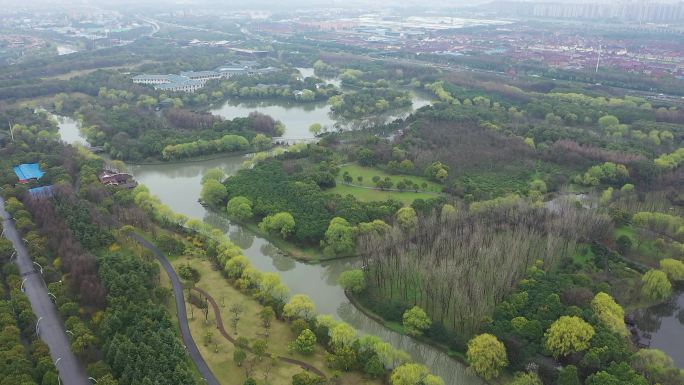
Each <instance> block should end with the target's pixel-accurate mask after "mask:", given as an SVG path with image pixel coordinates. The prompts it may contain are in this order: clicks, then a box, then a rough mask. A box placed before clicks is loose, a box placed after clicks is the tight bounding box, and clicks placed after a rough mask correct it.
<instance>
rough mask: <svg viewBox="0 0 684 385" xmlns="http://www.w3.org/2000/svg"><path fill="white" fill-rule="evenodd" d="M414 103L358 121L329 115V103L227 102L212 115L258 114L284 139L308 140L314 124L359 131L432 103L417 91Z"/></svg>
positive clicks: (231, 117)
mask: <svg viewBox="0 0 684 385" xmlns="http://www.w3.org/2000/svg"><path fill="white" fill-rule="evenodd" d="M300 71H301V69H300ZM311 72H313V69H311ZM307 74H308V72H307ZM411 101H412V105H411V107H408V108H402V109H397V110H392V111H388V112H386V113H384V114H380V115H376V116H370V117H367V118H364V119H358V120H342V119H336V118H334V117H333V116H332V115H331V113H330V105H329V104H327V102H314V103H297V102H287V101H277V100H265V101H239V100H238V101H236V100H228V101H226V102H225V103H224V104H222V105H221V106H220V107H216V108H212V109H210V110H209V112H211V113H212V114H214V115H218V116H221V117H223V118H225V119H234V118H238V117H246V116H247V115H249V113H250V112H253V111H259V112H261V113H263V114H266V115H270V116H271V117H272V118H273V119H275V120H280V121H281V122H282V123H283V124H285V133H284V134H283V137H284V138H289V139H308V138H312V137H313V134H311V133H310V132H309V126H311V125H312V124H313V123H320V124H321V125H323V126H324V127H327V128H328V129H329V130H352V129H360V128H365V127H371V126H374V125H379V124H383V123H387V122H391V121H392V120H395V119H398V118H402V119H403V118H405V117H407V116H408V115H409V114H410V113H411V112H413V111H415V110H416V109H418V108H420V107H423V106H426V105H429V104H431V103H432V101H431V100H430V99H429V98H427V97H426V96H424V95H422V94H419V93H416V92H411Z"/></svg>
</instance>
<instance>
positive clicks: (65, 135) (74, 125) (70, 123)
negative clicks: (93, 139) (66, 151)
mask: <svg viewBox="0 0 684 385" xmlns="http://www.w3.org/2000/svg"><path fill="white" fill-rule="evenodd" d="M52 116H53V117H54V118H55V119H57V123H58V125H59V135H60V136H61V137H62V141H63V142H64V143H68V144H82V145H84V146H87V145H88V142H87V141H86V140H85V138H84V137H83V136H82V135H81V131H80V129H81V124H80V123H79V122H78V121H77V120H76V119H73V118H69V117H67V116H59V115H52Z"/></svg>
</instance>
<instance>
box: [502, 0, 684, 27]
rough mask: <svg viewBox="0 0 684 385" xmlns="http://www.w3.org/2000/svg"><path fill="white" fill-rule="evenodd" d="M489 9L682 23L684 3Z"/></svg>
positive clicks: (554, 3)
mask: <svg viewBox="0 0 684 385" xmlns="http://www.w3.org/2000/svg"><path fill="white" fill-rule="evenodd" d="M489 7H491V8H492V9H496V10H497V12H499V13H501V14H507V15H515V16H527V17H548V18H557V19H588V20H598V19H603V20H620V21H635V22H640V23H669V22H676V21H684V2H681V1H680V2H677V3H663V2H658V1H642V0H632V1H617V2H610V3H589V2H587V3H561V2H557V1H543V0H542V1H531V2H522V1H517V2H516V1H514V2H500V1H497V2H493V3H490V4H489Z"/></svg>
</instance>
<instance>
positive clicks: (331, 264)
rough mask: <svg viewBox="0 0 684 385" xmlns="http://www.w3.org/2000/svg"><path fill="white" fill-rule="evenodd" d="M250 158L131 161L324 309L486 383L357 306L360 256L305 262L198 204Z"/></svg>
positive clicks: (182, 209)
mask: <svg viewBox="0 0 684 385" xmlns="http://www.w3.org/2000/svg"><path fill="white" fill-rule="evenodd" d="M58 122H59V127H60V130H59V132H60V134H61V135H62V138H63V140H64V141H65V142H68V143H78V142H81V143H82V142H83V141H84V139H83V138H82V137H81V136H80V134H79V130H78V124H77V122H76V121H74V120H73V119H70V118H66V117H59V119H58ZM244 160H245V157H244V156H227V157H224V158H219V159H212V160H206V161H199V162H186V163H181V164H158V165H131V166H130V171H131V172H132V173H133V175H134V176H135V179H136V180H137V181H138V182H139V183H142V184H144V185H145V186H147V187H148V188H149V189H150V192H151V193H152V194H154V195H157V196H158V197H159V198H160V199H161V200H162V202H164V203H165V204H167V205H168V206H169V207H171V208H172V209H173V210H175V211H176V212H179V213H182V214H185V215H187V216H189V217H191V218H200V219H203V220H204V221H206V222H207V223H210V224H212V225H213V226H215V227H217V228H220V229H222V230H223V231H225V232H226V233H227V234H228V235H229V236H230V238H231V239H232V240H233V242H235V243H236V244H237V245H238V246H240V247H241V248H242V249H243V250H244V255H245V256H247V257H248V258H249V259H250V260H251V262H252V264H253V265H254V266H255V267H257V268H259V269H260V270H262V271H267V272H277V273H278V274H280V276H281V278H282V280H283V282H284V283H285V284H286V285H287V286H288V287H289V288H290V291H291V293H292V294H306V295H308V296H309V297H311V299H312V300H313V301H314V302H315V303H316V307H317V311H318V312H319V313H325V314H332V315H334V316H335V317H337V318H339V319H341V320H343V321H345V322H347V323H349V324H350V325H352V326H354V327H355V328H356V329H357V330H359V331H360V332H362V333H367V334H373V335H376V336H378V337H380V338H382V339H384V340H385V341H387V342H390V343H391V344H392V345H393V346H395V347H396V348H399V349H402V350H404V351H406V352H408V353H409V354H410V355H411V356H412V357H413V359H414V360H415V361H417V362H421V363H424V364H426V365H427V366H428V367H429V368H430V369H431V370H432V372H433V373H435V374H437V375H439V376H441V377H442V378H443V379H444V381H445V382H446V384H447V385H484V382H483V381H482V380H481V379H479V378H478V377H477V376H475V375H474V374H472V373H470V372H469V371H467V370H466V367H465V366H464V365H463V364H461V363H460V362H458V361H456V360H454V359H453V358H451V357H449V356H448V355H447V354H446V353H444V352H442V351H440V350H438V349H436V348H434V347H432V346H429V345H426V344H424V343H421V342H419V341H416V340H414V339H412V338H410V337H408V336H406V335H403V334H399V333H396V332H394V331H392V330H390V329H387V328H386V327H384V326H382V325H380V324H378V323H377V322H376V321H374V320H372V319H371V318H369V317H367V316H366V315H365V314H363V313H362V312H360V311H359V310H357V309H356V308H355V307H354V305H352V304H351V303H350V302H349V300H348V299H347V297H346V296H345V294H344V291H343V290H342V288H341V287H340V286H339V285H338V284H337V279H338V277H339V276H340V274H341V273H342V272H343V271H345V270H348V269H351V268H354V267H358V265H359V261H358V260H355V259H344V260H335V261H328V262H323V263H320V264H307V263H302V262H299V261H297V260H295V259H292V258H290V257H288V256H286V255H283V254H282V253H281V252H279V250H278V249H277V248H276V247H275V246H274V245H272V244H271V243H270V242H269V241H267V240H266V239H263V238H261V237H259V236H257V235H255V234H254V233H252V232H251V231H249V230H247V229H245V228H243V227H241V226H239V225H236V224H232V223H231V222H230V221H229V220H228V219H226V218H225V217H222V216H220V215H217V214H215V213H213V212H211V211H208V210H206V209H205V208H204V207H203V206H202V205H200V204H199V203H198V198H199V196H200V190H201V185H200V181H201V179H202V175H203V174H204V173H205V172H206V171H207V170H209V169H211V168H215V167H219V168H221V169H223V170H224V171H225V172H226V173H227V174H228V175H232V174H234V173H236V172H237V170H239V169H240V167H241V165H242V162H243V161H244Z"/></svg>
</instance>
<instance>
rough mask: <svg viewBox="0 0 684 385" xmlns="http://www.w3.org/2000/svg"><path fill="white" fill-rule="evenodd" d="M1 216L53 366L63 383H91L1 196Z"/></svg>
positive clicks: (73, 384) (77, 384)
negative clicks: (72, 349) (72, 348)
mask: <svg viewBox="0 0 684 385" xmlns="http://www.w3.org/2000/svg"><path fill="white" fill-rule="evenodd" d="M0 217H2V224H3V228H4V234H5V237H6V238H7V239H8V240H10V241H11V242H12V245H13V246H14V250H15V251H16V253H17V257H16V259H15V262H16V264H17V266H19V272H20V273H21V276H22V279H23V282H22V286H23V288H24V293H25V294H26V296H27V297H28V299H29V300H30V301H31V307H32V308H33V313H34V314H35V315H36V317H37V321H36V331H37V334H38V336H39V337H40V339H41V340H43V341H44V342H45V343H46V344H47V346H48V348H49V349H50V356H51V357H52V362H54V363H55V367H56V368H57V370H58V371H59V378H60V379H61V383H62V384H68V385H90V381H89V380H88V376H87V374H86V372H85V370H84V369H83V366H81V362H80V361H79V360H78V359H77V358H76V356H75V355H74V353H73V352H72V351H71V344H70V343H69V338H68V337H67V334H66V331H65V329H64V324H63V323H62V320H61V319H60V318H59V314H58V313H57V308H56V307H55V305H54V304H53V303H52V300H51V299H50V296H49V294H48V290H47V287H46V286H45V281H43V277H42V276H41V273H40V271H36V270H35V267H36V265H34V263H33V261H32V260H31V257H30V256H29V253H28V250H27V249H26V245H24V242H23V240H22V238H21V235H19V232H18V231H17V228H16V226H15V224H14V220H13V219H11V216H10V214H9V213H8V212H7V211H6V210H5V200H4V198H2V196H0Z"/></svg>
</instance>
